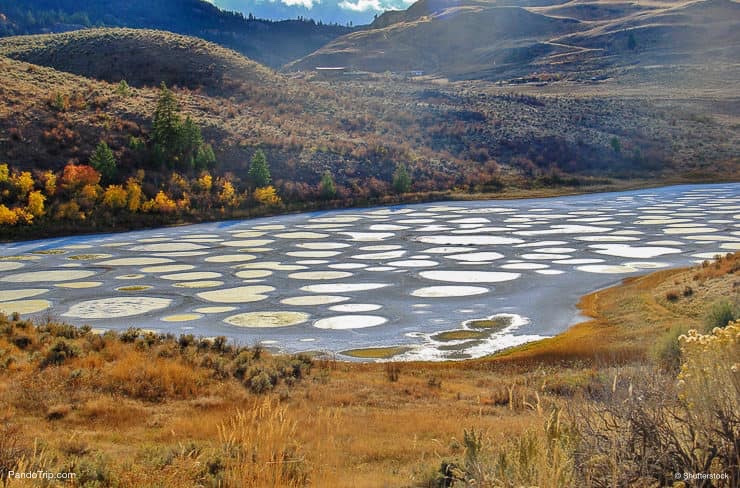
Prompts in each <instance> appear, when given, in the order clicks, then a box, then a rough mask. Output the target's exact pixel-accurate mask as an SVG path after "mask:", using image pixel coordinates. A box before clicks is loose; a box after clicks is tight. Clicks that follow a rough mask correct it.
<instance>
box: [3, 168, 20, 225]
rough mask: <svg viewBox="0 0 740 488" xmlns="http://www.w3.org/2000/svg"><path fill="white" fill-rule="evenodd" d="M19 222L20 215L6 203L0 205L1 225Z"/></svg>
mask: <svg viewBox="0 0 740 488" xmlns="http://www.w3.org/2000/svg"><path fill="white" fill-rule="evenodd" d="M0 176H1V175H0ZM17 223H18V215H17V214H16V213H15V212H13V211H12V210H11V209H9V208H8V207H6V206H5V205H0V225H15V224H17Z"/></svg>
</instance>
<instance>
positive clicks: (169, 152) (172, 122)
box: [152, 82, 216, 170]
mask: <svg viewBox="0 0 740 488" xmlns="http://www.w3.org/2000/svg"><path fill="white" fill-rule="evenodd" d="M179 111H180V107H179V106H178V104H177V100H176V99H175V95H174V94H173V93H172V91H171V90H169V89H168V88H167V85H165V84H164V82H163V83H162V85H161V86H160V93H159V100H158V102H157V108H156V109H155V111H154V117H153V120H152V144H153V147H152V157H153V159H154V161H155V162H157V163H159V164H160V165H166V166H168V167H170V168H173V169H174V168H180V169H183V170H201V169H205V168H207V167H209V166H212V165H213V164H214V163H215V162H216V156H215V155H214V153H213V148H211V146H209V145H208V144H206V143H205V142H204V141H203V134H202V133H201V130H200V127H199V126H198V124H196V123H195V122H194V121H193V119H191V118H190V116H188V117H186V118H185V121H183V120H182V119H181V118H180V114H179Z"/></svg>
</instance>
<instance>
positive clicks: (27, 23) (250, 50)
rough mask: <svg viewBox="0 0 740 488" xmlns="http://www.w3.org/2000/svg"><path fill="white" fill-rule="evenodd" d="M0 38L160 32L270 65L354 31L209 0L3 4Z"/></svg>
mask: <svg viewBox="0 0 740 488" xmlns="http://www.w3.org/2000/svg"><path fill="white" fill-rule="evenodd" d="M0 14H2V15H1V16H0V36H13V35H23V34H40V33H50V32H64V31H69V30H77V29H86V28H90V27H101V26H106V27H131V28H138V29H141V28H145V29H159V30H166V31H171V32H177V33H179V34H185V35H191V36H197V37H201V38H203V39H208V40H209V41H213V42H216V43H218V44H221V45H224V46H227V47H230V48H232V49H235V50H237V51H239V52H241V53H242V54H244V55H246V56H248V57H250V58H252V59H255V60H257V61H258V62H260V63H263V64H266V65H269V66H274V67H277V66H281V65H283V64H285V63H287V62H289V61H292V60H294V59H298V58H300V57H301V56H304V55H306V54H308V53H310V52H311V51H314V50H315V49H318V48H319V47H321V46H323V45H324V44H326V43H327V42H329V41H330V40H332V39H334V38H335V37H338V36H340V35H343V34H346V33H348V32H351V29H349V28H346V27H342V26H338V25H324V24H317V23H316V22H314V21H302V20H285V21H280V22H271V21H267V20H261V19H254V18H251V17H250V18H245V17H244V16H243V15H242V14H240V13H234V12H225V11H222V10H220V9H219V8H217V7H216V6H214V5H213V4H212V3H210V2H207V1H204V0H159V1H156V2H150V1H145V0H114V1H110V0H106V1H102V0H93V1H86V2H82V3H81V2H77V1H72V0H34V1H33V2H27V1H23V0H0Z"/></svg>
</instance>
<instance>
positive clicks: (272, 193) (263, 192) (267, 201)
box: [254, 185, 282, 205]
mask: <svg viewBox="0 0 740 488" xmlns="http://www.w3.org/2000/svg"><path fill="white" fill-rule="evenodd" d="M254 199H255V200H256V201H257V202H258V203H259V204H260V205H280V204H281V203H282V200H280V197H279V196H278V194H277V191H276V190H275V187H273V186H272V185H269V186H263V187H261V188H257V189H255V190H254Z"/></svg>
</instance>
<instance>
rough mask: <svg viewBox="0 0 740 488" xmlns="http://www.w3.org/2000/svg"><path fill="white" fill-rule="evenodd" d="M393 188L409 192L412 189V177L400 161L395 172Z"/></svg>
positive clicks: (400, 191)
mask: <svg viewBox="0 0 740 488" xmlns="http://www.w3.org/2000/svg"><path fill="white" fill-rule="evenodd" d="M393 189H394V190H395V191H396V193H408V191H409V190H410V189H411V177H410V176H409V172H408V170H407V169H406V165H405V164H403V163H399V164H398V165H397V166H396V171H395V172H394V173H393Z"/></svg>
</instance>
